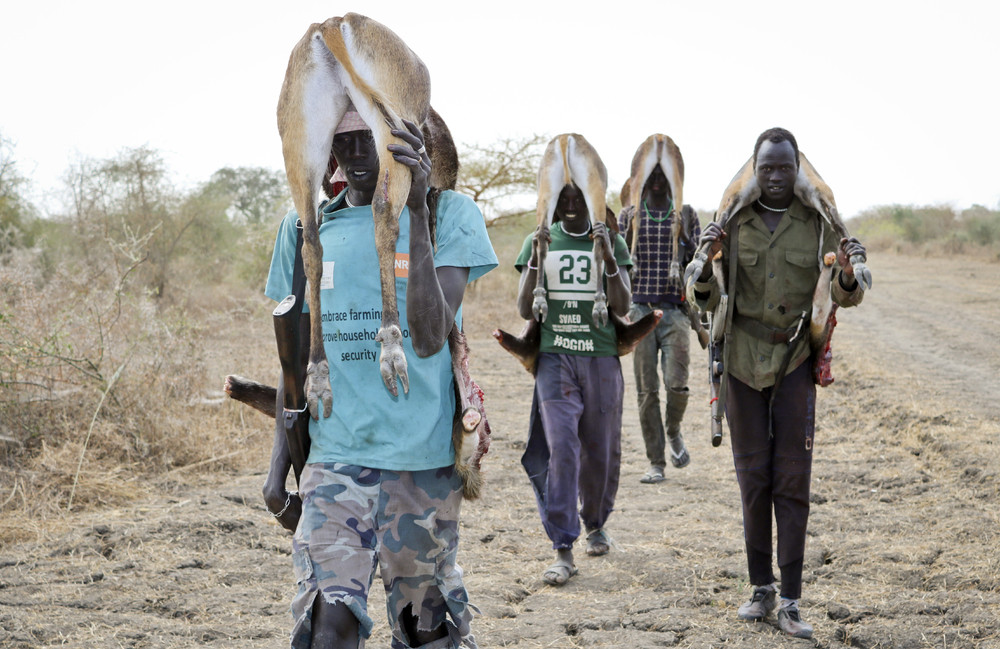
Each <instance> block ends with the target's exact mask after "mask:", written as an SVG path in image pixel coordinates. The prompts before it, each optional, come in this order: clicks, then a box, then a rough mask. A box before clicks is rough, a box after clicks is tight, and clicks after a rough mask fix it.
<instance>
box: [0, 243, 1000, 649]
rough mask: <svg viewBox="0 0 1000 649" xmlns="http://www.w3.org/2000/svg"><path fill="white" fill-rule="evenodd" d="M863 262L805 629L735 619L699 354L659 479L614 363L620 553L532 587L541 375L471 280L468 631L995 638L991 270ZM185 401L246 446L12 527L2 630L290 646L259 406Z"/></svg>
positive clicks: (729, 502)
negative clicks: (107, 499)
mask: <svg viewBox="0 0 1000 649" xmlns="http://www.w3.org/2000/svg"><path fill="white" fill-rule="evenodd" d="M871 267H872V269H873V272H874V273H875V285H874V288H873V289H872V291H871V292H870V294H869V295H868V296H867V298H866V301H865V304H863V305H862V306H861V307H860V308H859V309H853V310H849V311H847V310H843V311H841V312H840V316H841V317H840V320H841V323H840V326H839V327H838V329H837V332H836V335H835V337H834V354H835V359H834V373H835V376H836V378H837V380H836V383H834V384H833V385H832V386H831V387H829V388H826V389H824V390H822V391H821V392H820V395H819V400H818V401H819V405H818V417H817V419H818V427H817V434H816V455H815V458H816V459H815V465H814V478H813V494H812V498H811V500H812V505H813V509H812V518H811V521H810V529H809V540H808V546H807V554H806V566H805V580H806V583H805V587H804V596H803V600H802V606H803V615H804V617H805V618H806V619H807V620H808V621H810V622H812V623H813V624H814V626H815V627H816V633H815V637H814V639H812V640H792V639H788V638H785V637H784V636H782V635H781V634H780V632H779V631H778V629H777V628H776V626H775V624H774V622H773V620H771V621H767V622H761V623H744V622H741V621H739V620H737V619H736V606H737V605H738V604H739V603H740V602H742V601H743V600H744V599H745V598H746V597H747V594H748V593H747V583H746V576H745V575H746V573H745V565H744V555H743V543H742V539H741V526H740V510H739V496H738V492H737V487H736V482H735V478H734V474H733V469H732V458H731V455H730V450H729V444H728V433H727V439H726V440H725V441H724V442H723V446H722V447H720V448H712V447H711V445H710V443H709V435H708V432H707V426H708V407H707V388H706V382H705V376H706V374H707V372H706V368H705V363H704V359H703V357H702V355H701V354H700V353H698V354H695V360H694V361H693V363H692V377H691V382H690V385H691V388H692V391H693V393H694V398H693V399H692V403H691V407H690V409H689V412H688V416H687V419H686V421H685V433H686V436H687V439H688V443H689V447H690V450H691V455H692V458H693V459H692V463H691V465H690V466H689V467H688V468H686V469H683V470H674V469H671V468H668V473H667V480H666V481H665V482H663V483H661V484H659V485H654V486H648V485H641V484H640V483H639V477H640V476H641V475H642V473H643V471H644V469H645V468H646V466H645V459H644V455H643V451H642V446H641V439H640V435H639V431H638V426H637V419H636V412H635V405H634V404H635V393H634V389H633V386H634V383H633V380H632V377H631V359H630V358H626V359H624V364H623V365H624V369H625V375H626V386H627V388H626V389H627V393H626V395H625V399H626V409H625V413H626V416H625V422H624V429H623V431H622V438H623V455H624V457H623V466H622V483H621V489H620V491H619V494H618V501H617V509H616V512H615V513H614V514H613V515H612V518H611V520H610V522H609V525H608V530H609V532H610V534H611V535H612V537H613V539H614V547H613V549H612V552H611V553H610V554H609V555H608V556H606V557H602V558H590V557H586V556H584V555H583V553H582V552H580V553H579V555H580V556H579V558H578V566H579V569H580V573H579V575H578V576H577V577H575V578H574V579H573V580H572V581H571V582H570V583H569V584H568V585H566V586H564V587H562V588H554V587H550V586H546V585H545V584H544V583H543V582H542V580H541V573H542V571H543V569H544V568H545V566H546V565H547V564H548V563H549V562H550V560H551V554H552V552H551V550H550V549H549V547H548V543H547V541H546V539H545V537H544V535H543V533H542V530H541V526H540V525H539V523H538V520H537V515H536V512H535V505H534V500H533V496H532V494H531V491H530V488H529V485H528V481H527V479H526V478H525V476H524V474H523V472H522V470H521V468H520V465H519V458H520V454H521V451H522V449H523V446H524V439H525V431H526V424H527V411H528V405H529V400H530V393H531V389H532V382H531V379H530V377H529V376H528V374H527V373H526V372H524V370H523V369H521V367H520V366H519V365H518V364H517V363H516V361H515V360H514V359H513V358H512V357H510V356H509V355H507V354H506V353H505V352H503V351H502V350H501V349H500V348H499V346H498V345H497V344H496V343H495V342H494V341H493V340H492V339H491V338H490V337H489V331H490V328H491V327H492V326H495V325H497V324H500V325H504V326H505V328H514V329H516V328H517V327H518V326H519V323H518V322H517V320H516V318H515V317H514V313H513V306H512V302H511V294H510V291H509V289H508V290H500V289H499V288H497V287H498V286H500V283H496V284H489V283H485V284H483V285H482V286H479V287H477V288H476V289H474V290H473V292H472V293H471V295H470V296H469V299H468V301H467V307H466V308H467V317H468V320H467V330H468V333H469V337H470V343H471V346H472V353H473V359H472V365H473V371H474V374H475V376H476V377H477V379H478V380H479V382H480V383H481V384H482V386H483V387H484V389H485V390H486V392H487V407H488V410H489V416H490V420H491V422H492V426H493V429H494V431H495V432H494V437H493V445H492V448H491V451H490V454H489V455H488V456H487V458H486V462H485V468H486V472H487V478H488V488H487V489H486V493H485V495H484V496H483V497H482V499H480V500H479V501H475V502H469V503H467V504H466V506H465V509H464V516H463V521H462V534H463V538H462V546H461V553H460V562H461V564H462V565H463V567H464V568H465V571H466V579H467V584H468V587H469V590H470V592H471V595H472V597H473V599H474V601H475V603H476V604H478V606H479V607H480V609H481V610H482V615H481V616H480V617H478V619H477V621H476V623H475V633H476V636H477V638H478V640H479V643H480V646H481V647H484V648H492V647H510V648H516V649H541V648H569V647H636V648H653V647H690V648H709V647H773V646H789V647H793V646H801V647H805V646H815V647H830V648H840V647H858V648H875V647H885V648H889V647H893V648H899V649H903V648H906V649H916V648H921V647H941V648H946V647H947V648H956V649H957V648H973V647H1000V629H998V620H1000V551H998V550H997V545H998V542H1000V534H998V532H1000V524H998V516H1000V513H998V512H1000V492H998V468H1000V460H998V458H997V432H998V428H1000V405H998V404H1000V379H998V369H1000V354H998V351H997V345H996V339H997V333H998V327H997V324H996V323H997V322H998V320H1000V301H997V300H996V298H995V292H996V289H997V287H998V286H1000V264H996V263H993V264H983V263H979V262H974V261H969V260H961V259H959V260H935V259H932V260H923V259H916V258H913V257H903V256H891V255H873V256H872V259H871ZM510 272H511V271H510V270H509V269H504V270H502V271H498V272H497V273H495V274H497V275H499V274H500V273H506V274H510ZM486 279H489V278H486ZM484 282H485V280H484ZM251 315H252V317H251V318H248V321H250V322H251V324H249V325H247V324H246V323H241V325H240V326H241V327H243V326H246V328H247V329H246V330H247V331H248V332H249V333H248V334H247V335H250V336H256V337H258V338H259V340H260V346H261V348H262V349H265V350H270V349H271V348H270V347H268V345H270V344H271V343H270V341H269V335H270V333H269V325H270V323H269V322H268V320H269V319H268V318H267V306H266V305H262V306H261V309H260V312H259V314H251ZM257 321H259V324H253V323H254V322H257ZM695 347H696V346H695ZM261 357H262V358H266V359H267V360H266V361H265V360H257V359H256V357H254V358H246V357H244V356H241V355H237V354H234V353H232V352H231V351H229V350H225V349H223V350H220V351H219V352H218V358H217V359H214V360H213V362H215V363H216V364H217V366H218V384H221V380H222V377H223V376H224V375H225V374H226V373H229V372H235V373H241V374H245V375H249V376H257V377H259V378H270V377H268V376H262V375H261V374H262V373H264V374H274V373H275V372H274V367H273V361H271V357H270V355H269V354H263V353H262V354H261ZM269 363H270V364H269ZM199 407H203V408H205V409H206V412H208V411H209V410H210V409H212V408H214V409H216V410H218V409H220V408H222V409H226V413H227V418H226V420H227V421H229V422H230V425H231V426H232V428H233V434H232V438H233V439H234V440H235V442H234V448H233V449H222V450H220V451H219V454H220V456H223V455H226V454H227V453H228V454H232V453H236V452H237V451H238V452H239V454H238V455H237V456H236V457H237V459H238V460H239V461H238V462H235V463H234V461H233V460H232V458H230V460H229V461H227V462H219V463H213V462H206V463H204V464H200V465H198V466H191V467H187V468H183V469H181V470H176V471H173V472H171V473H168V474H166V475H162V476H160V477H158V478H156V480H155V482H153V483H152V484H148V485H135V488H136V489H138V490H140V491H141V493H143V494H144V495H143V496H142V497H140V498H137V499H135V500H133V501H131V502H126V503H125V504H124V505H119V506H109V507H98V508H91V509H89V510H87V511H84V512H81V513H72V514H66V515H65V516H62V517H48V518H46V519H45V520H24V521H7V522H6V525H8V526H12V525H17V526H20V527H21V528H22V532H21V534H20V540H16V541H11V542H9V543H8V544H7V545H5V546H2V547H0V646H2V647H7V648H10V649H35V648H37V647H56V646H59V647H123V648H125V647H127V648H136V649H138V648H151V649H152V648H157V649H158V648H166V647H170V648H180V647H194V646H205V647H213V648H215V649H236V648H240V649H243V648H246V647H275V648H277V647H283V646H287V633H288V630H289V628H290V623H291V620H290V618H289V615H288V613H287V610H288V604H289V601H290V598H291V596H292V593H293V588H294V586H293V583H292V576H291V557H290V538H289V535H288V534H287V533H285V532H284V531H282V530H281V529H280V528H279V527H278V526H277V525H276V524H275V523H274V522H273V521H272V520H271V518H270V517H269V516H268V515H267V514H266V513H265V512H264V511H263V509H262V501H261V498H260V485H261V483H262V480H263V471H264V467H265V464H266V461H267V452H268V448H269V440H270V434H271V433H270V428H269V422H268V421H267V420H265V418H264V417H263V416H261V415H258V414H256V413H254V412H252V411H249V410H248V409H246V408H244V407H242V406H238V405H236V404H232V403H223V404H221V405H214V406H211V405H207V406H199ZM207 416H208V415H206V417H207ZM220 464H221V465H224V466H225V467H226V468H225V469H224V470H223V469H219V468H218V466H217V465H220ZM376 590H378V589H377V588H376ZM370 609H371V611H372V614H373V617H375V619H376V630H375V634H374V636H373V638H372V640H371V642H370V646H387V633H386V624H385V621H384V613H383V611H384V608H383V599H382V597H381V594H380V593H376V594H375V595H374V596H373V601H372V602H371V605H370Z"/></svg>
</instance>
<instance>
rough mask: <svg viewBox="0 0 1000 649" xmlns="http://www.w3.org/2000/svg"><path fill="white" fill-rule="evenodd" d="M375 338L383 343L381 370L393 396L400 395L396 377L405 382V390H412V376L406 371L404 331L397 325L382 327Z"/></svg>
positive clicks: (405, 391)
mask: <svg viewBox="0 0 1000 649" xmlns="http://www.w3.org/2000/svg"><path fill="white" fill-rule="evenodd" d="M375 340H376V341H378V342H379V343H381V344H382V355H381V356H379V361H378V362H379V371H381V372H382V381H383V382H384V383H385V387H386V388H388V390H389V392H391V393H392V396H394V397H398V396H399V390H398V388H397V387H396V377H397V376H399V382H400V383H402V384H403V392H404V393H407V392H409V391H410V378H409V376H408V375H407V373H406V354H404V353H403V332H401V331H400V330H399V327H398V326H396V325H390V326H388V327H382V328H381V329H379V330H378V333H377V334H376V335H375Z"/></svg>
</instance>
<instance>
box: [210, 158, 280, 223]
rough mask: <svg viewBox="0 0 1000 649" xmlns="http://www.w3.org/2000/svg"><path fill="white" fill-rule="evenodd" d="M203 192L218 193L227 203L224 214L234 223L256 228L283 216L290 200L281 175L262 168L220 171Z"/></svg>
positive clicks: (278, 172)
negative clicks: (221, 194) (260, 224)
mask: <svg viewBox="0 0 1000 649" xmlns="http://www.w3.org/2000/svg"><path fill="white" fill-rule="evenodd" d="M202 191H203V192H205V193H207V192H215V191H218V192H221V193H223V194H224V195H225V196H226V197H227V198H228V200H229V203H230V204H229V206H228V208H227V209H226V214H227V216H229V218H230V219H231V220H232V221H234V222H236V223H246V224H249V225H257V224H259V223H265V222H267V221H269V220H271V219H272V218H273V217H275V216H276V215H277V216H279V217H280V216H284V214H285V211H286V209H285V208H286V207H287V204H288V203H289V200H290V193H289V191H288V184H287V183H286V182H285V174H284V172H281V171H275V170H273V169H267V168H264V167H235V168H234V167H223V168H222V169H219V170H218V171H216V172H215V173H214V174H212V177H211V178H210V179H209V181H208V183H206V185H205V187H204V188H203V189H202Z"/></svg>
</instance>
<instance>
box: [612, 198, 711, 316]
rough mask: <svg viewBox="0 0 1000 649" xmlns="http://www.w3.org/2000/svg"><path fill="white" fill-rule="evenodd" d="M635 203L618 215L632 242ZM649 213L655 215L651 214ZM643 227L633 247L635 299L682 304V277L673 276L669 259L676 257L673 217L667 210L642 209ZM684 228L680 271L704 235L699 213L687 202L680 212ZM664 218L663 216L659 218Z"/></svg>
mask: <svg viewBox="0 0 1000 649" xmlns="http://www.w3.org/2000/svg"><path fill="white" fill-rule="evenodd" d="M632 212H633V209H632V206H631V205H629V206H628V207H626V208H625V209H623V210H622V211H621V214H619V215H618V228H619V230H620V231H621V232H622V233H623V235H624V237H625V241H627V242H628V243H629V245H630V246H631V245H632ZM650 215H651V216H652V217H653V218H650ZM640 218H642V227H640V228H639V241H638V242H637V243H636V246H635V250H633V251H632V262H633V263H634V264H635V266H633V275H632V302H635V303H637V304H642V303H649V304H660V303H662V302H672V303H674V304H680V303H682V302H683V301H684V289H683V286H682V284H683V279H681V278H677V279H671V278H670V262H671V261H672V259H673V254H672V247H673V244H672V242H671V238H670V227H671V223H672V222H673V218H672V217H670V216H669V215H668V214H667V212H666V210H646V209H643V210H642V214H641V217H640ZM681 218H682V221H681V223H682V228H681V236H680V242H679V244H680V256H681V259H680V263H681V274H682V275H683V273H684V266H685V265H687V263H688V262H689V261H690V260H691V258H692V257H693V256H694V251H695V245H696V244H697V241H698V239H699V237H701V225H700V224H699V223H698V215H697V213H696V212H695V211H694V209H692V208H691V206H690V205H685V206H684V209H683V210H682V212H681ZM658 219H662V220H658Z"/></svg>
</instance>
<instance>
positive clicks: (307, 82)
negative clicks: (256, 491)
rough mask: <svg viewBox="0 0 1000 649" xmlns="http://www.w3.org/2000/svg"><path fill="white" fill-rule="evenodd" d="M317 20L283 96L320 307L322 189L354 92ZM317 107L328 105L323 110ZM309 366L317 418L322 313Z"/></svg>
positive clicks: (282, 126)
mask: <svg viewBox="0 0 1000 649" xmlns="http://www.w3.org/2000/svg"><path fill="white" fill-rule="evenodd" d="M317 27H318V26H316V25H314V26H312V27H310V29H309V30H308V31H307V32H306V34H305V36H303V37H302V39H301V40H300V41H299V42H298V43H297V44H296V46H295V48H294V49H293V50H292V54H291V56H290V58H289V62H288V71H287V72H286V74H285V80H284V83H283V84H282V87H281V94H280V96H279V99H278V132H279V134H280V135H281V147H282V154H283V156H284V161H285V173H286V175H287V177H288V186H289V188H290V190H291V194H292V200H293V201H294V203H295V209H296V211H297V212H298V214H299V219H300V221H301V222H302V260H303V269H304V271H305V275H306V278H307V279H308V286H309V290H308V291H307V293H306V302H307V303H308V305H309V310H310V312H312V313H320V311H321V308H320V280H321V278H322V274H323V247H322V245H321V244H320V241H319V226H318V224H317V222H316V219H317V205H316V195H317V193H318V192H319V188H320V186H321V185H322V181H323V175H324V173H325V172H326V169H327V163H328V162H329V159H330V144H331V142H332V140H333V131H334V129H335V128H336V126H337V124H339V123H340V120H341V118H342V117H343V116H344V112H345V111H346V110H347V104H348V97H347V95H346V93H345V91H344V87H343V84H342V83H341V81H340V77H339V76H338V74H339V67H338V64H337V62H336V61H335V60H334V59H333V57H332V55H331V54H330V51H329V50H328V49H327V48H326V45H325V44H324V42H323V38H322V35H321V33H320V31H319V30H318V29H317ZM317 107H322V110H318V109H317ZM309 344H310V348H309V362H308V365H307V367H306V383H305V390H306V401H307V403H308V405H309V412H310V414H311V415H312V417H313V419H318V418H319V406H320V404H322V405H323V416H324V417H329V416H330V414H331V413H332V411H333V391H332V390H331V387H330V369H329V365H328V363H327V361H326V353H325V350H324V348H323V330H322V319H321V318H318V317H317V318H313V319H312V324H311V328H310V335H309Z"/></svg>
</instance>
